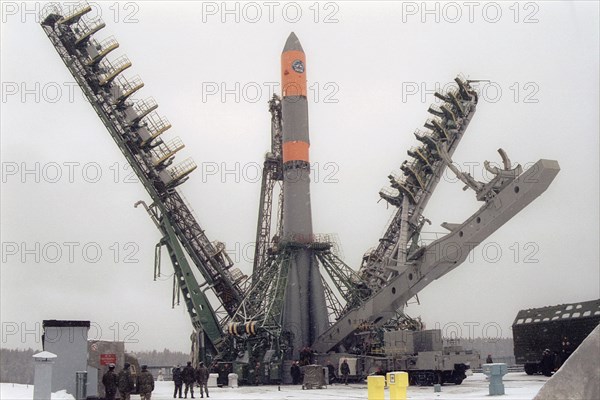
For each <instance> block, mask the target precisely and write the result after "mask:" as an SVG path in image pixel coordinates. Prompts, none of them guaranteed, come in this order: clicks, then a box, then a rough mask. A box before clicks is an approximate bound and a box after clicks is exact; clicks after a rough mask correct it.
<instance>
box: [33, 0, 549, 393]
mask: <svg viewBox="0 0 600 400" xmlns="http://www.w3.org/2000/svg"><path fill="white" fill-rule="evenodd" d="M90 10H91V7H90V6H89V5H87V4H86V3H81V4H80V5H79V6H78V7H75V8H73V9H71V10H70V11H69V12H68V13H65V12H63V11H62V10H61V9H60V7H59V6H55V5H52V6H49V7H47V8H46V9H45V10H44V15H42V18H41V21H42V22H41V25H42V28H43V29H44V32H45V33H46V35H47V36H48V38H49V39H50V41H51V42H52V44H53V45H54V47H55V49H56V50H57V52H58V54H59V55H60V57H61V59H62V60H63V61H64V63H65V65H66V66H67V68H68V69H69V71H70V72H71V74H72V75H73V77H74V78H75V80H76V81H77V83H78V85H79V86H80V87H81V89H82V91H83V93H84V94H85V96H86V98H87V99H88V100H89V103H90V105H91V106H92V107H93V108H94V110H95V111H96V113H97V115H98V116H99V118H100V119H101V121H102V123H103V124H104V125H105V127H106V129H107V130H108V132H109V134H110V135H111V137H112V138H113V140H114V141H115V143H116V144H117V146H118V147H119V149H120V150H121V152H122V153H123V155H124V156H125V158H126V159H127V161H128V163H129V164H130V165H131V167H132V169H133V170H134V171H135V173H136V175H137V176H138V178H139V179H140V182H141V183H142V184H143V185H144V187H145V189H146V191H147V192H148V194H149V196H150V198H151V203H150V205H147V204H146V203H145V202H138V203H137V204H136V206H138V205H142V206H143V207H144V208H145V210H146V211H147V212H148V214H149V216H150V217H151V220H152V221H153V222H154V224H155V225H156V227H157V228H158V229H159V231H160V233H161V236H162V239H161V241H160V242H159V243H158V244H157V247H156V256H157V261H158V260H160V256H161V252H162V251H163V250H166V251H167V253H168V255H169V258H170V260H171V262H172V264H173V268H174V297H173V301H174V302H176V299H177V298H178V297H179V296H181V297H183V300H184V302H185V305H186V308H187V310H188V313H189V315H190V318H191V321H192V325H193V328H194V330H195V333H196V339H195V340H194V346H195V347H194V348H195V351H194V356H195V361H196V362H197V361H198V360H204V361H205V362H209V363H210V362H214V361H217V360H223V361H227V362H233V363H237V364H238V365H246V366H247V365H255V363H264V364H266V365H268V373H266V374H265V375H268V376H269V378H270V380H271V381H274V382H277V381H281V379H282V378H281V377H282V371H281V369H282V368H284V369H285V368H286V367H287V363H288V362H289V361H290V360H295V359H298V358H299V357H302V354H303V353H304V354H306V351H308V354H310V353H311V352H317V353H320V354H324V353H328V352H332V351H333V352H341V353H345V352H348V351H350V350H352V351H353V352H354V353H355V354H359V355H371V354H376V353H377V351H376V350H377V349H380V348H381V346H379V347H378V345H377V344H378V343H379V345H380V344H381V336H382V332H383V331H384V330H386V329H395V328H398V327H399V326H402V325H403V324H404V322H405V321H404V318H405V316H404V314H403V308H404V306H405V305H406V304H407V302H408V301H409V300H410V299H411V298H413V297H414V296H415V295H417V294H418V293H419V292H420V291H421V290H422V289H423V288H425V287H426V286H427V285H428V284H429V283H431V282H432V281H434V280H435V279H438V278H440V277H442V276H444V275H445V274H446V273H448V272H450V271H451V270H453V269H454V268H456V267H457V266H459V265H460V264H461V263H462V262H463V261H464V260H465V259H466V258H467V257H468V255H469V252H470V251H471V250H473V248H475V247H476V246H477V245H478V244H480V243H481V242H482V241H483V240H485V239H486V238H487V237H489V236H490V235H491V234H493V233H494V232H495V231H496V230H497V229H498V228H500V227H501V226H502V225H503V224H504V223H506V222H507V221H508V220H510V219H511V218H512V217H513V216H514V215H516V214H517V213H518V212H519V211H520V210H522V209H523V208H525V207H526V206H527V205H529V204H530V203H531V202H532V201H533V200H535V199H536V198H537V197H538V196H540V195H541V194H542V193H543V192H544V191H545V190H546V189H547V188H548V187H549V185H550V184H551V182H552V180H553V179H554V177H555V176H556V175H557V173H558V172H559V170H560V168H559V166H558V163H557V162H556V161H553V160H543V159H542V160H539V161H538V162H537V163H535V164H534V165H533V166H532V167H531V168H529V169H528V170H527V171H522V168H521V167H520V166H518V165H516V166H513V165H512V163H511V162H510V160H509V158H508V156H507V155H506V153H505V152H504V151H503V150H500V156H501V158H502V167H500V168H499V167H492V166H491V165H490V164H489V163H487V162H486V163H485V166H486V169H487V170H488V172H490V173H491V174H492V176H493V178H492V179H491V180H490V181H489V182H479V181H477V180H475V179H474V178H473V177H472V176H470V175H469V174H466V173H463V172H461V171H460V170H459V169H458V168H456V167H455V166H454V164H453V161H452V155H453V153H454V151H455V150H456V148H457V146H458V144H459V143H460V140H461V139H462V137H463V136H464V134H465V133H466V130H467V127H468V125H469V122H470V121H471V119H472V118H473V116H474V114H475V111H476V106H477V103H478V95H477V92H476V91H475V90H474V89H473V88H472V87H471V84H470V83H471V82H470V81H469V80H466V79H464V78H462V77H457V78H456V79H455V83H456V86H455V87H454V88H452V89H450V90H448V91H446V92H444V93H436V94H435V95H436V97H437V98H438V99H440V100H441V105H439V106H438V105H436V104H433V105H431V106H430V108H429V109H428V112H429V113H430V114H431V118H429V119H427V121H426V122H425V124H424V127H425V129H424V130H417V131H415V133H414V135H415V138H416V140H417V141H418V142H419V145H418V146H416V147H414V148H411V149H409V150H408V152H407V153H408V156H409V158H408V160H406V161H404V162H403V163H402V164H401V166H400V169H401V173H398V174H391V175H389V177H388V178H389V181H390V186H391V187H390V188H386V189H383V190H382V191H381V192H380V196H381V198H382V199H384V200H385V201H387V202H388V203H389V204H390V205H391V206H393V207H395V208H396V211H395V215H394V217H393V219H392V221H391V222H390V224H389V226H388V227H387V229H386V232H385V234H384V236H383V237H382V238H380V239H379V242H378V246H377V248H376V249H375V250H374V251H372V252H369V253H367V254H365V256H364V257H363V262H362V264H361V266H360V268H359V269H358V270H355V269H353V268H351V267H350V266H348V265H347V264H345V263H344V262H343V260H341V259H340V258H339V257H338V256H337V255H336V254H335V253H334V252H333V251H332V246H333V243H332V242H331V241H330V240H321V239H320V237H319V236H316V235H314V233H313V230H312V213H311V203H310V160H309V148H310V140H309V129H308V128H309V125H308V102H309V101H310V99H309V98H308V97H307V90H306V74H307V72H308V71H309V68H308V65H307V60H306V55H305V53H304V50H303V48H302V46H301V45H300V41H299V40H298V38H297V37H296V35H295V34H293V33H292V34H291V35H290V36H289V37H288V39H287V41H286V43H285V45H284V48H283V52H282V54H281V61H280V62H281V81H282V95H281V97H279V96H277V95H275V96H274V97H273V99H272V100H271V102H270V103H269V106H270V107H269V109H270V112H271V149H270V151H269V152H268V153H267V155H266V157H265V161H264V169H263V177H262V187H261V196H260V204H259V215H258V224H257V235H256V252H255V259H254V267H253V273H252V276H250V277H245V276H244V275H243V274H242V273H241V271H240V270H239V269H238V268H236V267H235V266H234V264H233V262H232V260H231V259H230V257H229V256H228V255H227V253H226V251H225V246H224V245H223V244H222V243H220V242H214V241H210V240H209V238H208V237H207V235H206V234H205V231H204V229H202V227H201V226H200V224H199V222H198V221H197V220H196V218H195V216H194V215H193V213H192V212H191V210H190V208H189V206H188V205H187V202H186V201H185V199H184V197H183V195H182V194H181V191H180V189H179V187H180V185H181V184H183V183H184V182H185V181H187V180H188V178H189V177H190V174H191V173H192V172H193V171H194V169H195V168H196V164H195V163H194V162H193V161H192V160H191V159H186V160H184V161H183V162H181V163H179V164H174V159H175V156H176V154H178V153H179V151H181V150H182V149H183V148H184V145H183V143H182V142H181V140H179V139H178V138H174V139H167V136H168V130H169V129H170V127H171V125H170V123H169V122H168V120H167V119H166V118H164V117H163V116H161V115H160V114H159V113H158V111H157V109H158V105H157V103H156V102H155V101H154V100H153V99H152V98H148V99H144V100H135V101H134V100H133V98H134V95H137V94H139V91H140V90H141V89H142V87H143V86H144V83H143V82H142V80H141V79H140V78H139V77H137V76H134V77H129V76H128V72H129V68H131V66H132V63H131V61H130V60H129V59H128V58H127V56H124V55H123V56H120V57H114V56H113V53H114V52H115V50H116V49H117V48H119V43H118V42H117V41H116V40H115V39H114V38H112V37H109V38H107V39H104V40H97V39H96V35H99V34H100V32H101V30H102V29H103V28H104V27H105V24H104V22H102V21H101V20H100V19H96V20H93V21H90V20H88V19H85V18H82V16H83V15H85V14H86V13H88V12H89V11H90ZM446 167H448V168H449V169H450V170H451V171H452V172H453V173H455V174H456V176H457V177H458V179H459V180H460V181H461V182H462V183H464V184H465V186H466V188H469V189H472V190H473V191H474V192H475V198H476V200H477V201H479V202H481V203H480V206H479V208H478V209H477V210H476V211H475V212H474V213H473V214H472V215H471V216H470V217H469V218H467V219H466V220H465V221H462V222H453V223H444V224H443V225H442V226H443V227H444V228H446V229H447V230H448V233H447V234H446V235H444V236H442V237H440V238H439V239H437V240H436V241H434V242H432V243H429V244H425V243H423V242H422V241H421V240H420V235H421V230H422V228H423V226H424V225H425V224H426V223H427V222H428V220H427V219H426V218H425V217H424V216H423V211H424V209H425V207H426V205H427V203H428V201H429V199H430V198H431V195H432V194H433V192H434V191H435V188H436V186H437V184H438V182H439V181H440V178H441V176H442V174H443V173H444V171H445V168H446ZM275 186H279V187H280V191H279V198H278V199H277V202H276V204H274V193H275V192H274V188H275ZM273 215H276V216H277V217H276V218H273ZM186 254H187V255H188V256H189V259H190V260H191V262H188V258H186ZM195 271H197V272H199V273H200V275H201V276H202V278H203V280H204V281H203V282H199V281H198V280H197V279H196V277H195V276H194V272H195ZM205 286H206V287H210V289H211V290H212V291H213V293H214V294H215V296H216V299H217V300H218V304H212V303H211V301H210V300H209V299H208V297H207V296H206V294H205V292H204V290H203V288H204V287H205Z"/></svg>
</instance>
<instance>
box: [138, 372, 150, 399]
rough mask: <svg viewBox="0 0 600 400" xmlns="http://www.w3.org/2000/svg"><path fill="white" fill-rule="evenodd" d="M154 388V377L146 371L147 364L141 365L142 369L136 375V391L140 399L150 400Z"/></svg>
mask: <svg viewBox="0 0 600 400" xmlns="http://www.w3.org/2000/svg"><path fill="white" fill-rule="evenodd" d="M153 390H154V377H153V376H152V373H150V371H148V366H146V365H142V371H141V372H140V374H139V375H138V377H137V391H138V393H139V394H140V397H141V398H142V400H150V397H151V396H152V391H153Z"/></svg>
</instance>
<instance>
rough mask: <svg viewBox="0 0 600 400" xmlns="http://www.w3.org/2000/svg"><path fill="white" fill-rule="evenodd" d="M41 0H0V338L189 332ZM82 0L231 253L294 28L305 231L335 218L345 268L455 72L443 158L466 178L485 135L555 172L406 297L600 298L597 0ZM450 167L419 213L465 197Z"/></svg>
mask: <svg viewBox="0 0 600 400" xmlns="http://www.w3.org/2000/svg"><path fill="white" fill-rule="evenodd" d="M43 4H44V3H22V2H3V3H2V39H1V44H2V54H1V55H2V63H1V67H2V103H1V106H2V111H1V120H2V122H1V128H2V134H1V141H2V143H1V144H2V195H1V196H2V197H1V200H2V215H1V217H2V225H1V233H2V270H1V319H2V342H1V346H2V347H29V346H31V347H41V345H40V344H36V341H38V342H39V336H38V335H36V330H37V332H38V333H39V329H40V328H39V326H40V324H41V321H42V320H44V319H86V320H91V321H93V323H94V328H95V331H94V330H93V331H92V332H91V336H93V337H99V336H102V338H104V339H108V340H110V339H115V338H118V339H120V340H126V341H127V342H128V343H127V348H128V349H130V350H141V349H162V348H170V349H172V350H182V351H187V350H188V348H189V333H190V331H191V325H190V322H189V318H188V316H187V312H186V311H185V309H184V307H183V305H182V306H180V307H178V308H176V309H175V310H172V309H171V307H170V296H171V278H170V274H171V266H170V264H169V261H168V260H167V259H166V258H165V259H164V260H163V275H164V276H163V278H162V279H161V280H159V281H158V282H153V281H152V269H153V257H154V245H155V243H156V242H157V240H158V239H159V234H158V231H157V229H156V228H155V227H154V225H153V224H152V223H151V221H150V220H149V218H148V216H147V215H146V214H145V212H143V211H142V210H140V209H134V208H133V203H134V202H136V201H138V200H140V199H144V200H148V199H149V196H148V195H147V194H146V192H145V191H144V189H143V187H142V185H141V184H139V183H136V182H133V183H131V182H128V179H127V175H128V174H129V172H130V171H129V170H128V167H127V165H126V162H125V159H124V157H123V156H122V155H121V154H120V152H119V150H118V149H117V147H116V146H115V144H114V142H113V141H112V139H111V138H110V136H109V134H108V132H106V130H105V128H104V127H103V125H102V124H101V122H100V120H99V119H98V117H97V116H96V115H95V113H94V111H93V110H92V108H91V107H90V106H89V105H88V104H87V103H86V101H85V100H84V99H83V97H82V94H81V91H80V90H79V89H78V88H76V87H73V86H74V83H73V82H74V79H73V78H72V77H71V75H70V74H69V72H68V70H67V68H66V67H65V66H64V65H63V63H62V61H61V60H60V58H59V56H58V54H57V53H56V51H55V50H54V49H53V46H52V45H51V43H50V41H49V40H48V39H47V38H46V36H45V34H44V32H43V31H42V29H41V27H40V26H39V25H38V21H37V18H36V16H35V10H36V9H37V10H40V9H41V8H42V7H43ZM92 4H93V5H94V12H101V13H102V18H103V19H104V20H105V22H106V23H107V27H106V28H104V29H103V30H102V31H101V32H100V33H98V34H96V35H95V37H96V38H98V39H103V38H105V37H108V36H110V35H114V36H115V37H116V38H117V40H118V41H119V42H120V44H121V47H120V48H119V49H117V50H116V51H115V52H114V55H113V58H114V57H115V56H116V55H121V54H127V55H128V56H129V58H130V59H131V60H132V62H133V67H132V68H131V69H130V70H129V71H128V73H126V75H127V76H133V75H137V74H139V75H140V76H141V77H142V79H143V80H144V82H145V83H146V86H145V88H144V89H143V90H142V91H141V92H140V95H139V96H138V97H140V98H146V97H149V96H152V97H154V98H155V99H156V100H157V101H158V103H159V105H160V107H159V111H160V113H161V114H162V115H165V116H166V117H167V118H168V119H169V120H170V122H171V123H172V124H173V128H172V129H171V130H170V131H169V133H168V137H171V138H173V137H176V136H179V137H180V138H181V139H182V140H183V141H184V143H185V144H186V148H185V149H184V150H183V151H182V154H181V155H180V156H178V157H177V160H178V161H182V160H183V159H184V158H187V157H192V158H193V159H194V160H195V161H196V163H197V164H198V165H199V168H198V170H197V171H195V172H194V173H193V174H192V176H191V178H190V180H189V181H188V182H186V183H185V184H184V185H183V186H182V191H183V193H184V194H185V196H186V198H187V199H188V200H189V202H190V204H191V205H192V207H193V208H194V210H195V212H196V214H197V216H198V218H199V222H200V224H201V226H202V227H203V228H204V229H205V230H206V232H207V235H208V237H209V238H210V239H211V240H220V241H223V242H225V243H226V244H227V249H228V250H229V253H230V255H231V256H232V258H234V260H235V261H236V264H237V265H238V266H239V267H240V268H242V270H244V271H246V272H249V271H250V268H251V261H252V260H251V257H252V255H253V251H252V250H253V248H252V247H251V246H252V244H253V241H254V234H255V229H256V219H257V212H258V197H259V191H260V182H259V178H258V177H257V167H258V166H261V165H262V159H263V155H264V153H265V151H267V150H268V147H269V145H270V139H269V124H270V116H269V114H268V111H267V101H268V100H269V98H270V94H271V93H270V89H269V87H272V85H273V83H276V82H278V81H279V74H280V65H279V59H280V53H281V50H282V48H283V45H284V43H285V40H286V38H287V36H288V35H289V33H290V31H294V32H295V33H296V34H297V35H298V37H299V39H300V41H301V43H302V46H303V48H304V50H305V52H306V54H307V74H308V80H309V86H310V87H311V88H312V89H311V90H310V91H309V97H310V99H309V112H310V130H311V145H312V146H311V161H312V162H313V163H314V165H315V170H316V172H315V175H314V179H313V184H312V187H311V190H312V209H313V224H314V229H315V233H336V234H337V235H338V237H339V240H340V243H341V246H342V248H343V253H344V257H345V261H346V262H347V263H348V264H350V265H351V266H353V267H355V268H357V267H358V265H359V264H360V258H361V256H362V254H363V253H364V252H365V251H366V250H367V249H369V248H371V247H373V246H375V245H376V244H377V241H378V238H379V237H380V236H381V234H382V233H383V231H384V230H385V228H386V226H387V222H388V220H389V218H390V217H391V215H392V211H393V210H392V209H391V208H390V209H386V206H385V204H384V203H383V202H380V203H379V204H377V201H378V199H379V196H378V191H379V190H380V189H381V188H382V187H383V186H386V185H387V182H388V180H387V175H388V174H389V173H390V172H391V171H393V170H398V168H399V166H400V164H401V163H402V161H403V160H405V159H406V158H407V156H406V150H407V149H408V148H410V147H411V146H413V145H416V144H418V143H417V141H416V140H415V139H414V136H413V135H412V132H413V131H414V130H415V129H416V128H419V127H421V126H422V124H423V123H424V121H425V119H426V118H427V117H428V114H427V112H426V110H427V107H428V105H429V104H430V103H432V102H434V101H435V100H434V97H433V93H432V92H433V89H434V88H435V86H436V82H438V83H439V84H441V85H444V84H445V83H447V82H450V81H452V79H453V78H454V77H455V76H456V75H457V74H458V73H463V74H465V76H467V77H469V78H471V79H489V80H491V81H492V83H490V84H485V83H484V84H481V87H482V90H483V92H482V94H481V101H480V103H479V106H478V110H477V113H476V115H475V117H474V119H473V121H472V123H471V125H470V127H469V129H468V131H467V133H466V135H465V137H464V139H463V140H462V142H461V144H460V146H459V148H458V150H457V151H456V153H455V155H454V159H455V162H456V163H457V164H459V166H461V167H463V168H467V167H468V166H469V165H474V166H475V167H474V173H473V174H474V176H475V177H476V178H477V179H480V180H482V179H483V178H484V176H483V171H482V170H483V167H482V165H483V161H484V160H486V159H487V160H490V161H494V162H498V161H499V160H500V159H499V156H498V155H497V153H496V149H498V148H499V147H502V148H504V149H505V150H506V151H507V152H508V154H509V156H510V158H511V159H512V160H513V161H514V162H519V163H521V164H527V163H532V162H535V161H537V160H538V159H540V158H548V159H556V160H558V161H559V163H560V166H561V172H560V173H559V175H558V177H557V178H556V180H555V181H554V183H553V184H552V185H551V186H550V188H549V189H548V191H547V192H546V193H545V194H544V195H542V197H540V198H539V199H538V200H536V201H535V202H534V203H532V204H531V205H530V206H529V207H528V208H527V209H525V210H524V211H523V212H522V213H520V214H519V215H517V216H516V217H515V218H514V219H513V220H511V221H510V222H508V223H507V224H506V225H505V226H503V227H502V228H501V229H500V230H499V231H498V232H496V233H495V234H494V235H493V236H491V237H490V238H489V240H487V241H486V242H485V244H484V245H482V246H480V247H478V248H476V249H475V250H474V253H473V257H472V259H470V260H469V261H467V262H466V263H465V264H463V265H462V266H460V267H459V268H457V269H456V270H455V271H453V272H452V273H450V274H449V275H447V276H445V277H443V278H442V279H440V280H439V281H437V282H434V283H432V284H431V285H430V286H429V287H428V288H427V289H425V290H424V291H422V292H421V293H420V295H419V297H420V301H421V304H422V305H421V306H414V305H411V306H409V307H408V309H407V312H408V313H409V314H411V315H413V316H416V315H421V316H422V318H423V319H424V321H425V322H426V324H427V326H428V327H429V328H433V327H436V326H439V327H441V328H443V329H444V333H446V334H451V333H452V332H456V331H457V330H459V333H462V336H468V335H469V334H471V335H474V336H483V335H487V336H496V335H501V336H511V335H512V333H511V331H510V325H511V323H512V320H513V319H514V317H515V315H516V313H517V311H518V310H520V309H522V308H530V307H539V306H544V305H553V304H559V303H563V302H575V301H581V300H590V299H595V298H598V297H599V295H600V283H599V282H600V273H599V253H598V242H599V228H598V226H599V214H598V204H599V203H598V198H599V188H598V182H599V176H598V171H599V166H598V160H599V157H598V148H599V146H598V133H599V118H598V110H599V104H598V98H599V96H598V94H599V92H598V88H599V81H598V70H599V54H598V49H599V47H600V46H599V43H598V37H599V28H598V18H597V17H598V11H599V10H598V3H597V2H591V1H589V2H587V1H586V2H528V3H514V2H497V3H479V2H475V3H474V4H475V5H474V6H469V5H466V4H465V3H464V2H454V3H427V10H429V11H430V12H427V10H425V9H424V7H425V6H424V5H423V3H421V2H404V3H394V2H381V3H372V2H369V4H367V3H364V2H362V3H361V2H352V3H345V2H329V3H318V4H317V3H312V2H311V3H291V4H288V3H278V2H275V3H273V5H269V4H270V3H264V2H254V3H231V4H230V5H229V6H228V7H229V9H230V10H233V11H232V12H231V13H229V14H227V13H225V12H224V10H223V5H222V3H221V2H207V3H204V5H202V4H201V3H193V2H151V3H150V2H122V3H115V2H112V1H111V2H103V3H92ZM236 4H237V5H236ZM315 4H316V5H315ZM235 7H237V9H236V8H235ZM270 7H271V8H270ZM469 7H471V8H469ZM298 9H300V10H301V15H300V16H298V14H296V11H297V10H298ZM317 10H318V13H317ZM257 11H260V12H261V17H260V18H258V17H257ZM270 11H271V13H272V15H271V16H269V12H270ZM498 12H499V13H498ZM236 18H237V19H238V22H236V20H235V19H236ZM270 19H271V20H270ZM436 19H437V21H436ZM295 20H298V21H296V22H294V21H295ZM325 20H327V21H328V23H325ZM494 21H495V22H494ZM526 21H527V22H528V23H526ZM236 85H238V86H237V87H238V89H236ZM215 88H216V89H215ZM257 88H260V92H257V90H256V89H257ZM223 89H226V90H228V92H224V91H223ZM276 90H277V91H278V88H276ZM215 91H216V92H217V93H215ZM222 95H223V97H224V98H222ZM236 95H237V96H238V97H239V98H238V99H236ZM70 166H71V167H70ZM26 170H30V171H34V172H30V173H26V172H25V171H26ZM227 171H230V172H227ZM98 172H99V173H100V174H101V175H100V176H99V177H97V173H98ZM57 174H59V175H57ZM454 182H455V179H453V177H452V176H451V175H450V174H449V173H448V175H447V178H446V179H444V182H442V183H441V184H440V185H439V186H438V189H437V190H436V193H435V194H434V196H433V198H432V200H431V202H430V204H429V206H428V208H427V209H426V210H425V213H424V215H425V216H426V217H428V218H429V219H430V220H431V221H432V223H433V224H432V225H431V226H430V227H429V228H428V231H430V232H442V231H443V229H442V228H441V227H440V226H439V225H440V224H441V223H442V222H444V221H448V222H462V221H463V220H464V219H465V218H466V217H467V216H469V215H471V214H472V213H473V212H474V211H475V210H476V209H477V208H478V207H479V206H480V205H479V204H477V202H476V200H475V197H474V195H473V193H472V192H463V191H462V186H463V185H461V184H458V183H454ZM429 237H433V236H432V235H430V236H429ZM70 243H74V244H70ZM36 246H37V250H36ZM483 246H486V247H485V249H486V251H484V247H483ZM57 249H58V250H60V252H61V254H58V253H57ZM70 249H73V254H72V255H70V254H69V252H70ZM84 249H85V251H84ZM97 249H100V250H101V251H102V254H101V255H100V256H97V255H96V250H97ZM29 250H32V251H29ZM498 251H500V253H498ZM244 252H245V253H246V254H244ZM52 261H54V262H52ZM94 261H95V262H94ZM126 261H132V262H126Z"/></svg>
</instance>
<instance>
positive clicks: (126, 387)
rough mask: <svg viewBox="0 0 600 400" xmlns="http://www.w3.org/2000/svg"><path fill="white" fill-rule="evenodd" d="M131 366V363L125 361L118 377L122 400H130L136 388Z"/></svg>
mask: <svg viewBox="0 0 600 400" xmlns="http://www.w3.org/2000/svg"><path fill="white" fill-rule="evenodd" d="M130 367H131V365H130V364H129V363H125V365H123V369H122V370H121V372H119V376H118V377H117V385H118V387H119V393H120V394H121V400H129V399H130V396H131V392H133V391H134V389H135V382H134V381H133V376H131V370H130Z"/></svg>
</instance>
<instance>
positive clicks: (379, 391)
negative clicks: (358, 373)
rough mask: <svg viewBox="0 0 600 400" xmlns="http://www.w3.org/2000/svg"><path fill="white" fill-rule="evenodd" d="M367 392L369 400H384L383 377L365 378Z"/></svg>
mask: <svg viewBox="0 0 600 400" xmlns="http://www.w3.org/2000/svg"><path fill="white" fill-rule="evenodd" d="M367 390H368V393H369V394H368V399H369V400H385V377H384V376H378V375H377V376H369V377H367Z"/></svg>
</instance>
